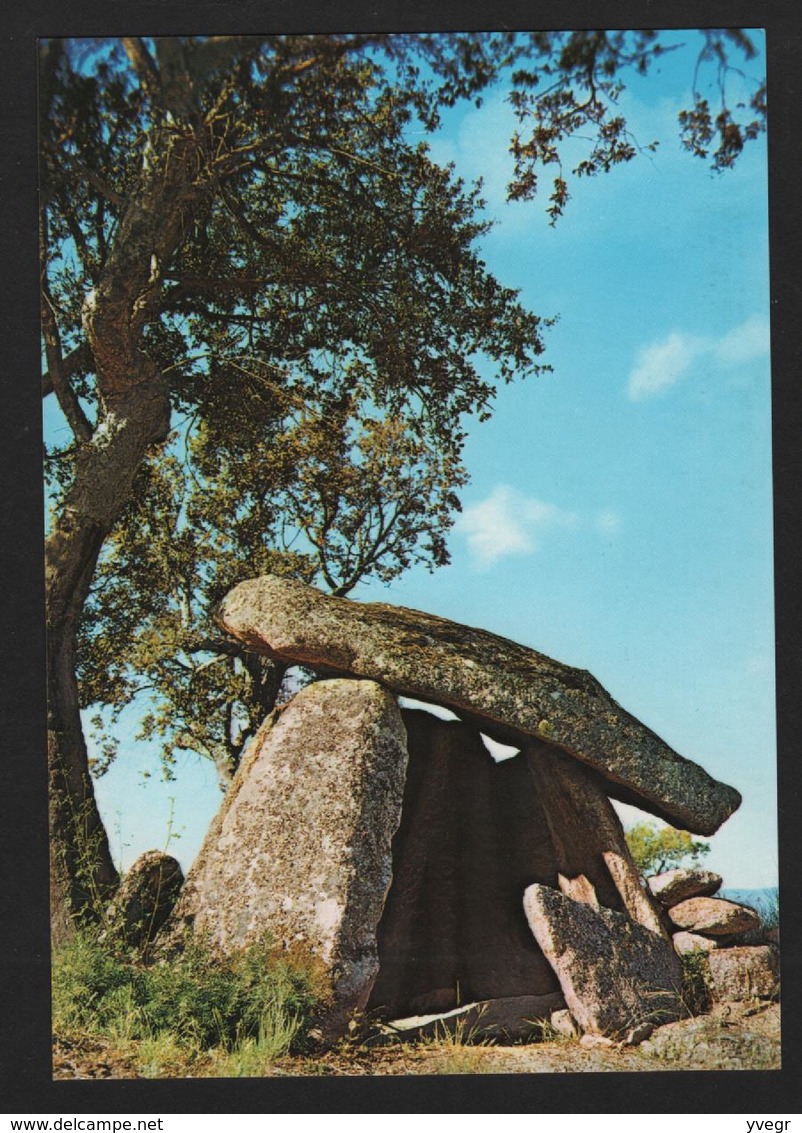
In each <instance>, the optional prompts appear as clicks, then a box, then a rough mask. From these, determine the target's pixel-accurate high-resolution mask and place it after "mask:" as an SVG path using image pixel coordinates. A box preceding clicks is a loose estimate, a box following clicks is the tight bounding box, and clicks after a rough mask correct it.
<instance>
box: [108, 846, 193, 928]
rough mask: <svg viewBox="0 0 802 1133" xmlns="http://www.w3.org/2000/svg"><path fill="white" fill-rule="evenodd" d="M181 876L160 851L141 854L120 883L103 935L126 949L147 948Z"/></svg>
mask: <svg viewBox="0 0 802 1133" xmlns="http://www.w3.org/2000/svg"><path fill="white" fill-rule="evenodd" d="M183 883H184V874H183V872H182V870H181V866H180V865H179V863H178V862H177V861H176V859H175V858H173V857H171V856H170V855H169V854H165V853H164V852H163V851H162V850H148V851H146V852H145V853H144V854H141V855H140V856H139V857H138V858H137V859H136V861H135V862H134V864H133V865H132V866H131V868H130V869H129V870H128V872H127V873H126V874H125V876H124V877H123V879H122V881H121V882H120V887H119V889H118V890H117V892H116V893H115V895H114V899H113V900H112V902H111V904H110V906H109V909H108V913H107V916H108V928H107V929H106V932H105V933H104V935H105V936H109V937H117V938H118V939H120V940H121V941H122V942H123V943H124V944H125V945H126V946H127V947H129V948H137V949H147V948H148V947H149V945H150V944H151V943H152V942H153V941H154V940H155V938H156V934H157V933H158V932H159V930H160V929H161V927H162V925H163V924H164V923H165V921H166V920H167V918H168V916H169V915H170V913H171V911H172V909H173V906H174V905H175V903H176V901H177V899H178V894H179V892H180V890H181V886H182V885H183Z"/></svg>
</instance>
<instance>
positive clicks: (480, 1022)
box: [382, 991, 564, 1041]
mask: <svg viewBox="0 0 802 1133" xmlns="http://www.w3.org/2000/svg"><path fill="white" fill-rule="evenodd" d="M563 1003H564V1000H563V997H562V993H561V992H559V991H556V992H551V993H550V994H549V995H515V996H509V997H506V998H503V999H487V1000H483V1001H482V1002H480V1003H466V1004H465V1005H464V1006H463V1007H456V1008H454V1010H453V1011H446V1012H442V1013H440V1014H438V1015H411V1016H409V1017H408V1018H406V1019H393V1020H392V1022H390V1023H387V1024H385V1025H384V1026H383V1027H382V1030H383V1031H384V1033H385V1034H388V1035H391V1036H393V1037H394V1038H402V1039H411V1038H442V1037H444V1036H445V1035H459V1036H461V1037H462V1038H463V1039H464V1040H466V1041H467V1040H468V1039H498V1040H506V1041H515V1040H518V1039H525V1038H527V1037H528V1036H529V1035H531V1034H532V1032H533V1031H537V1030H538V1023H540V1022H543V1021H545V1020H547V1019H549V1018H550V1016H551V1015H552V1012H556V1011H558V1010H559V1009H560V1008H561V1007H562V1005H563Z"/></svg>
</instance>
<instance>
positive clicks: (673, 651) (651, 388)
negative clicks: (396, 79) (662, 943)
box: [97, 32, 777, 888]
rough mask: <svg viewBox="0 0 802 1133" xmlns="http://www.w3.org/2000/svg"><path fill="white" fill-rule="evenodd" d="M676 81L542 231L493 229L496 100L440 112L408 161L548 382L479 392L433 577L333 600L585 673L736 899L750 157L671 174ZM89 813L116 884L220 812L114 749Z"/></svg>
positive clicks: (754, 649) (753, 862) (742, 853)
mask: <svg viewBox="0 0 802 1133" xmlns="http://www.w3.org/2000/svg"><path fill="white" fill-rule="evenodd" d="M757 36H758V39H759V33H757ZM677 39H684V40H687V42H688V43H689V44H695V42H696V40H695V34H694V33H690V32H689V33H687V35H685V34H683V35H678V36H677ZM693 61H694V54H692V53H688V52H681V51H678V52H676V53H674V54H672V55H670V56H668V57H666V58H665V59H664V61H663V63H662V66H661V70H660V73H659V74H657V75H655V76H652V77H650V78H648V79H646V80H643V81H638V82H635V83H633V85H632V86H631V88H630V91H629V92H628V93H627V94H626V95H625V96H624V98H623V99H622V105H623V108H624V110H625V112H626V114H627V117H628V119H629V122H630V127H631V129H632V130H633V132H634V134H635V136H636V138H637V140H638V141H639V142H640V143H641V144H642V145H646V144H648V143H649V142H651V141H652V140H653V139H654V138H659V139H660V143H661V144H660V147H659V149H658V151H657V152H656V154H653V155H652V154H645V155H643V156H641V157H639V158H638V159H637V160H635V161H634V162H632V163H631V164H630V165H628V166H626V167H621V168H618V169H615V170H613V172H612V173H611V174H609V175H607V176H602V177H600V178H597V179H595V180H593V181H585V182H583V183H581V184H579V185H576V186H574V189H575V194H574V196H573V199H572V200H571V201H570V202H569V205H568V208H567V212H566V215H565V217H564V218H563V219H562V220H561V221H560V222H559V223H558V224H557V226H556V227H555V228H551V227H550V226H549V223H548V217H547V216H546V214H545V211H544V208H545V201H544V203H542V204H541V203H538V202H535V203H524V204H515V205H508V204H506V203H505V200H504V196H505V191H504V186H505V183H506V179H507V176H508V173H509V170H510V159H509V156H508V154H507V140H508V138H509V136H510V133H511V131H512V129H513V128H514V120H513V118H512V114H511V111H510V109H509V107H508V106H507V105H506V104H505V101H504V94H505V92H504V91H503V90H500V91H497V92H493V93H491V95H490V96H489V97H488V98H487V100H486V103H485V105H484V107H483V108H482V109H481V110H475V109H473V108H460V109H458V110H455V111H454V112H453V113H451V114H450V115H449V117H448V119H447V120H446V122H445V125H444V129H443V131H442V134H441V135H440V136H438V137H437V138H435V139H434V140H433V142H432V151H433V154H434V156H435V157H436V158H437V159H442V160H453V161H454V162H455V163H456V165H457V168H458V171H459V172H460V173H461V175H462V176H463V177H465V178H466V179H468V180H470V179H473V178H475V177H478V176H484V178H485V196H486V198H487V201H488V211H489V214H490V215H491V216H492V217H493V218H494V219H495V220H496V225H495V227H494V229H493V230H492V232H491V233H490V234H489V235H488V236H487V237H485V238H484V240H483V244H482V251H483V254H484V257H485V259H486V260H487V263H488V265H489V267H490V268H491V270H493V271H494V273H495V274H496V275H497V276H498V277H499V278H500V279H501V280H502V281H503V282H504V283H505V284H508V285H511V286H514V287H518V288H520V289H521V294H522V298H523V300H524V302H525V303H526V304H527V305H529V306H530V307H531V308H532V309H533V310H535V311H536V312H537V313H538V314H541V315H543V316H552V315H559V321H558V323H557V324H556V325H555V326H554V327H553V328H552V329H551V330H549V331H548V332H547V337H546V341H547V352H546V355H545V356H544V361H547V362H549V363H550V364H551V365H552V366H553V367H554V372H553V373H552V374H550V375H545V376H543V377H541V378H538V379H530V380H529V381H527V382H525V383H516V384H513V385H511V386H507V387H503V388H501V389H499V392H498V397H497V401H496V410H495V414H494V417H493V419H492V420H491V421H490V422H488V423H486V424H484V425H481V426H479V425H476V426H475V427H474V428H473V429H472V431H471V437H470V440H469V442H468V446H467V450H466V461H467V465H468V468H469V470H470V472H471V477H472V479H471V484H470V485H469V486H468V488H467V489H466V490H465V491H464V492H463V497H462V498H463V505H464V510H463V513H462V515H461V517H460V519H459V521H458V523H457V525H456V527H455V529H454V532H453V536H452V538H451V544H450V545H451V552H452V562H451V565H450V566H448V567H446V568H443V569H441V570H439V571H437V572H436V573H435V574H433V575H430V574H428V573H427V572H425V571H423V570H413V571H411V572H409V573H408V574H407V575H406V576H404V577H403V578H402V579H400V580H398V581H397V582H396V583H394V584H392V585H390V586H389V587H388V586H383V585H379V584H376V585H368V586H362V587H360V588H359V590H358V591H357V592H356V593H355V595H354V597H357V598H359V599H363V600H382V601H389V602H394V603H397V604H399V605H406V606H412V607H415V608H418V609H424V610H428V611H431V612H433V613H437V614H440V615H443V616H445V617H450V618H453V619H455V620H457V621H460V622H465V623H468V624H472V625H478V626H482V627H484V628H486V629H489V630H492V631H494V632H496V633H500V634H503V635H505V636H508V637H511V638H514V639H515V640H517V641H520V642H522V643H524V644H526V645H530V646H532V647H534V648H536V649H538V650H540V651H542V652H545V653H548V654H550V655H552V656H554V657H557V658H559V659H560V660H561V661H564V662H566V663H568V664H572V665H576V666H579V667H581V668H586V669H589V670H590V671H591V672H592V673H593V674H594V675H595V676H596V677H597V678H598V679H599V680H600V681H601V682H602V684H604V685H605V687H606V688H607V689H608V690H609V691H610V692H611V693H612V695H613V696H614V697H615V698H616V699H617V700H618V701H619V702H620V703H621V704H622V705H623V706H624V707H625V708H627V709H628V710H629V711H630V712H632V713H633V714H634V715H635V716H637V717H638V718H639V719H640V720H642V721H643V722H644V723H646V724H648V725H649V726H650V727H651V728H653V729H654V730H655V731H656V732H658V734H660V735H661V736H662V737H663V738H664V739H665V740H666V741H667V742H668V743H670V744H671V745H672V746H674V747H675V748H676V749H677V750H678V751H680V752H681V753H682V754H683V755H685V756H686V757H688V758H690V759H693V760H695V761H697V762H698V763H700V764H701V765H702V766H703V767H705V768H706V770H707V771H709V772H710V773H711V774H712V775H714V776H715V777H716V778H719V779H722V780H724V781H725V782H728V783H731V784H733V785H734V786H736V787H737V788H738V789H739V790H740V791H741V792H742V794H743V795H744V803H743V805H742V807H741V809H740V811H739V812H738V813H737V814H736V815H735V816H734V817H733V818H732V819H730V820H729V821H728V822H727V823H726V824H725V826H724V827H723V828H722V830H721V831H720V832H719V833H718V834H716V835H715V836H714V837H713V838H712V840H711V842H712V847H713V849H712V852H711V854H710V855H709V858H708V859H707V864H709V866H710V867H711V868H713V869H716V870H718V871H719V872H721V873H722V874H723V875H724V878H725V884H726V885H727V886H728V887H730V888H733V887H739V888H752V887H761V886H767V885H774V884H776V874H777V851H776V845H777V839H776V789H775V780H776V774H775V764H776V754H775V721H774V671H773V650H774V645H773V594H772V585H773V584H772V510H771V509H772V494H771V493H772V485H771V447H770V443H771V420H770V370H769V333H768V318H769V289H768V233H767V185H766V156H765V144H764V141H763V140H762V139H761V140H759V141H758V142H755V143H752V144H751V145H750V146H749V147H748V148H747V150H746V152H745V153H744V154H743V155H742V157H741V159H740V161H739V163H738V164H737V165H736V167H735V169H734V170H732V171H729V172H727V173H725V174H723V175H713V174H711V173H710V172H709V170H708V168H707V167H706V166H705V165H704V164H703V163H702V162H698V161H696V160H694V159H692V158H691V157H690V156H688V155H686V154H684V153H682V152H681V150H680V146H679V142H678V140H677V130H676V114H677V111H678V109H679V108H680V106H682V105H683V104H687V99H688V87H689V85H690V81H691V78H692V74H693ZM754 67H755V64H751V65H750V70H754ZM735 97H737V94H736V92H733V98H735ZM545 187H546V186H545V182H544V188H545ZM546 195H548V193H547V192H546ZM146 770H149V771H150V772H151V773H152V775H151V778H150V779H148V780H145V779H143V776H142V773H143V771H146ZM97 793H98V799H99V804H100V806H101V810H102V812H103V815H104V817H105V820H106V822H107V826H108V829H109V834H110V838H111V842H112V848H113V853H114V854H115V857H116V858H117V860H118V861H120V860H122V862H123V864H124V865H127V864H129V863H130V862H131V861H132V860H133V858H134V857H136V855H137V854H138V853H140V852H141V851H143V850H145V849H149V848H152V847H154V846H163V845H164V844H165V842H166V840H167V831H168V821H169V816H170V814H171V812H172V817H173V831H174V833H175V834H178V835H180V838H178V839H175V838H173V839H172V840H171V841H170V849H171V852H173V853H175V854H176V855H177V856H178V857H179V858H180V859H181V860H182V863H183V864H184V866H185V867H186V866H188V865H189V864H190V863H191V860H192V858H193V856H194V854H195V853H196V851H197V848H198V846H199V843H200V840H201V839H202V836H203V833H204V831H205V829H206V826H207V825H208V822H209V821H210V819H211V817H212V815H213V813H214V811H215V810H216V808H217V806H218V805H219V802H220V794H219V791H218V789H217V786H216V776H215V772H214V769H213V768H212V767H211V766H210V765H208V764H204V763H203V762H202V761H201V760H198V759H195V758H194V757H192V756H189V755H186V754H181V755H180V756H179V764H178V780H177V781H176V782H174V783H164V782H162V781H161V780H160V779H159V772H158V768H157V766H156V765H155V761H154V759H153V757H152V755H150V753H149V752H148V751H147V750H146V749H144V748H136V747H135V745H133V744H131V743H130V741H129V742H127V743H124V745H123V751H122V753H121V756H120V758H119V759H118V762H117V764H116V765H115V766H113V767H112V769H111V770H110V771H109V773H108V774H107V775H106V776H105V777H104V778H103V779H101V780H100V781H99V782H98V784H97ZM171 800H173V801H172V802H171ZM624 813H625V819H626V820H627V821H629V820H630V819H631V818H632V817H640V816H639V815H637V814H636V813H635V812H632V811H631V809H627V810H626V811H625V812H624Z"/></svg>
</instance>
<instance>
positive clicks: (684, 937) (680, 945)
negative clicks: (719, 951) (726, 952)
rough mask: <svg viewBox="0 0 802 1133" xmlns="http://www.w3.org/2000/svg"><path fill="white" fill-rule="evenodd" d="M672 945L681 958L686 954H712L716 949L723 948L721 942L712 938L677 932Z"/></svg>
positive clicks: (694, 933)
mask: <svg viewBox="0 0 802 1133" xmlns="http://www.w3.org/2000/svg"><path fill="white" fill-rule="evenodd" d="M671 943H672V944H673V945H674V951H675V952H677V953H678V954H679V955H680V956H684V955H685V953H686V952H712V951H713V949H714V948H720V947H721V945H720V943H719V941H718V940H715V939H714V938H713V937H712V936H700V935H699V933H698V932H675V933H674V935H673V936H672V937H671Z"/></svg>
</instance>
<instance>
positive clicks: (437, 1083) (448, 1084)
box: [0, 0, 802, 1127]
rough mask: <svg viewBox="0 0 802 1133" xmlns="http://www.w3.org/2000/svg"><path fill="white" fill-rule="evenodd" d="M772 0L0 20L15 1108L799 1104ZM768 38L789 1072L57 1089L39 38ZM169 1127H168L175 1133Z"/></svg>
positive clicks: (526, 1109) (786, 139)
mask: <svg viewBox="0 0 802 1133" xmlns="http://www.w3.org/2000/svg"><path fill="white" fill-rule="evenodd" d="M793 7H795V5H792V4H791V3H785V2H784V0H764V2H763V3H761V4H756V3H751V2H747V0H706V2H698V0H667V2H664V3H662V4H660V5H659V6H658V5H656V4H654V3H653V2H652V0H624V2H617V0H573V2H572V3H571V4H570V5H566V4H565V2H564V0H563V2H562V3H560V2H558V0H528V2H527V0H494V3H493V4H492V5H491V4H480V3H474V2H472V0H467V2H466V0H441V2H440V3H439V4H438V5H437V6H436V8H435V7H434V6H430V5H429V4H428V3H427V2H426V0H416V2H414V3H403V2H402V0H382V2H381V3H378V2H377V3H367V2H362V0H339V2H338V3H336V5H335V4H334V3H332V2H331V0H312V2H309V0H307V2H306V3H305V4H303V5H301V4H299V3H293V0H261V2H259V0H239V2H237V0H217V2H215V0H184V2H183V3H181V2H177V0H126V2H125V3H122V2H115V0H106V2H105V3H104V2H89V0H72V2H71V3H70V4H69V5H66V4H61V3H58V2H57V0H27V2H26V0H17V2H16V3H15V4H14V10H13V11H12V12H6V13H5V15H4V17H3V37H2V46H3V58H2V64H3V65H2V69H1V73H0V82H1V83H2V88H1V89H2V100H0V113H1V114H2V125H3V130H2V138H3V151H4V152H3V154H2V158H0V190H1V191H2V194H3V200H2V212H0V241H2V244H1V245H0V246H1V248H2V254H1V255H0V264H1V265H2V268H3V275H4V280H5V286H4V288H3V303H2V307H0V313H1V315H2V322H3V333H2V336H0V338H1V339H2V349H3V351H4V354H5V357H4V359H3V365H2V367H1V368H0V382H2V386H3V392H2V399H1V400H0V405H1V406H2V408H3V423H2V438H3V440H2V444H1V445H0V476H2V485H3V489H4V491H3V493H2V496H0V499H2V511H1V512H0V547H1V548H2V557H0V562H2V569H3V576H2V590H0V596H2V601H1V602H0V645H1V646H2V649H1V650H0V656H1V657H2V677H3V683H2V690H3V693H2V700H0V713H1V715H0V724H1V726H0V736H1V737H2V746H3V749H4V750H3V754H2V760H1V761H0V815H1V816H2V817H1V818H0V838H1V839H2V852H1V856H0V863H1V864H0V871H1V872H0V894H2V898H3V909H2V915H0V924H1V925H2V932H3V939H2V943H0V1020H2V1028H0V1032H1V1037H2V1047H0V1075H2V1077H0V1085H1V1086H2V1098H3V1110H4V1112H6V1113H13V1112H17V1113H29V1114H37V1113H63V1114H65V1115H68V1114H79V1113H92V1112H94V1113H123V1112H133V1113H137V1112H138V1113H151V1114H164V1115H168V1114H170V1113H198V1114H206V1113H214V1112H217V1113H221V1112H228V1113H253V1114H267V1113H276V1114H279V1113H371V1114H375V1113H438V1114H448V1113H547V1114H560V1113H569V1114H583V1113H613V1114H614V1113H625V1112H627V1113H660V1112H667V1113H697V1114H704V1113H708V1114H710V1113H722V1114H729V1113H749V1114H752V1115H756V1116H769V1117H771V1116H772V1115H781V1114H788V1113H794V1112H799V1111H800V1110H802V1105H800V1102H802V1077H800V1075H799V1073H798V1070H797V1069H796V1065H795V1064H796V1063H797V1060H798V1056H799V1052H800V1050H802V1046H801V1045H800V1026H802V1023H801V1022H800V1020H802V1013H801V1012H800V923H799V921H800V917H799V912H800V900H799V895H800V884H799V874H798V869H797V866H796V862H797V861H798V859H799V853H798V851H799V828H800V823H799V818H798V816H799V814H800V810H802V805H801V804H802V778H801V776H800V768H801V767H802V759H800V758H799V756H798V754H797V744H798V742H799V740H798V737H799V736H800V734H802V712H800V699H801V698H800V692H799V690H800V688H802V650H800V648H799V644H800V629H802V627H801V626H800V617H799V615H800V605H801V604H802V589H801V588H800V579H799V571H798V568H797V563H798V562H799V550H800V548H799V544H798V538H797V528H798V523H799V487H800V468H801V467H802V449H801V448H800V443H799V438H800V437H802V430H801V429H800V425H802V383H801V382H800V375H802V366H800V361H801V359H800V345H799V342H800V334H799V326H798V320H800V318H802V303H801V302H800V299H801V298H802V278H801V277H800V272H799V262H800V259H801V258H802V256H801V255H800V253H802V247H801V246H800V227H801V226H802V222H800V214H799V208H798V200H799V196H800V185H802V176H800V173H801V170H800V158H799V149H800V145H799V132H800V124H801V123H800V109H802V95H801V94H800V79H799V75H800V73H802V66H801V64H802V18H799V17H798V16H797V17H795V16H794V14H793V11H792V9H793ZM565 24H569V25H570V26H572V27H582V26H596V25H597V24H601V25H602V26H604V27H614V26H617V27H642V26H645V25H651V26H657V27H661V28H670V27H677V28H683V27H699V26H718V25H720V24H726V25H728V26H742V27H764V28H766V29H767V40H768V57H769V102H770V134H769V167H770V185H771V188H770V209H771V255H772V344H773V345H772V355H773V361H772V365H773V382H774V386H773V389H774V393H773V407H774V446H775V458H774V468H775V495H776V504H775V551H776V593H777V652H778V689H779V691H778V711H779V740H780V763H779V799H780V803H779V810H780V835H781V867H780V887H781V903H782V926H783V957H782V969H783V980H784V986H783V1061H784V1068H783V1070H781V1071H764V1072H752V1071H749V1072H746V1071H744V1072H721V1071H719V1072H704V1073H701V1072H694V1073H690V1072H674V1071H672V1072H669V1071H656V1072H654V1073H635V1074H606V1073H600V1074H556V1075H546V1074H535V1075H494V1076H487V1075H476V1076H462V1077H457V1078H451V1077H436V1078H435V1077H418V1076H410V1077H406V1078H401V1077H398V1078H391V1077H381V1078H345V1077H343V1078H303V1079H290V1078H270V1079H262V1080H243V1081H237V1082H234V1081H227V1080H220V1081H213V1080H191V1081H189V1080H188V1081H140V1080H137V1081H121V1080H115V1081H93V1082H82V1081H70V1082H65V1081H59V1082H54V1081H52V1079H51V1068H50V1027H49V991H48V988H49V940H48V916H47V892H48V887H47V845H46V838H45V836H44V835H45V830H46V821H45V815H46V772H45V758H44V751H45V732H44V721H45V710H44V709H45V702H44V687H43V674H44V629H43V619H42V595H43V568H42V540H41V531H42V524H43V506H42V477H41V410H40V396H39V352H38V306H37V288H38V278H37V271H38V269H37V251H36V115H35V107H36V75H35V66H36V58H35V47H36V38H37V36H39V35H86V36H94V35H121V34H129V33H147V34H180V33H193V32H194V33H212V32H214V33H224V32H247V31H250V32H254V33H259V32H267V31H321V32H322V31H335V30H337V31H362V30H381V31H421V30H443V31H445V30H456V29H460V30H491V29H497V28H501V27H513V28H521V29H526V28H531V27H533V26H539V27H544V28H549V27H552V28H560V27H563V26H565ZM168 1127H169V1126H168Z"/></svg>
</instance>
